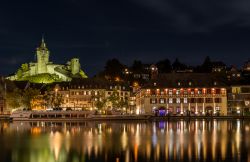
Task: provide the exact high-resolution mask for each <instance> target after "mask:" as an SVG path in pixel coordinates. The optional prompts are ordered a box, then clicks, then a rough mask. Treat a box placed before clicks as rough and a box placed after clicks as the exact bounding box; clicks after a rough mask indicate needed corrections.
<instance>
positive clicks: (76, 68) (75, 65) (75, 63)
mask: <svg viewBox="0 0 250 162" xmlns="http://www.w3.org/2000/svg"><path fill="white" fill-rule="evenodd" d="M70 66H71V73H72V74H73V75H75V74H77V73H79V72H80V68H81V65H80V62H79V59H78V58H73V59H71V64H70Z"/></svg>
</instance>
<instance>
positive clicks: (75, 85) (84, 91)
mask: <svg viewBox="0 0 250 162" xmlns="http://www.w3.org/2000/svg"><path fill="white" fill-rule="evenodd" d="M54 93H56V95H62V98H63V104H62V105H61V106H62V107H69V108H75V109H84V110H92V109H97V107H96V102H98V101H101V102H102V101H104V100H107V99H108V98H109V97H110V96H111V95H112V94H114V93H115V94H116V95H117V97H118V100H119V101H121V100H122V101H124V102H125V101H126V102H128V103H129V99H130V89H129V87H128V86H127V85H125V84H120V83H115V82H106V81H99V80H98V81H97V80H93V79H81V80H78V81H76V82H74V81H73V82H71V83H63V84H57V85H56V86H55V87H54ZM104 107H105V108H106V109H113V108H115V109H117V108H118V107H114V105H112V103H111V102H109V101H107V102H106V103H105V106H104Z"/></svg>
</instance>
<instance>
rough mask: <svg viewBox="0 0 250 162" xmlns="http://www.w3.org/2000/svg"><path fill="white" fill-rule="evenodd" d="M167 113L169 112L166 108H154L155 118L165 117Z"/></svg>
mask: <svg viewBox="0 0 250 162" xmlns="http://www.w3.org/2000/svg"><path fill="white" fill-rule="evenodd" d="M166 112H167V110H166V108H165V107H164V106H161V107H159V108H157V107H154V108H153V113H154V114H155V116H165V115H166Z"/></svg>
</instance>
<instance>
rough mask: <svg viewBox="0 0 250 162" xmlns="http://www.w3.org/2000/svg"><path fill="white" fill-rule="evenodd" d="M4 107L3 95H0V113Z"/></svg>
mask: <svg viewBox="0 0 250 162" xmlns="http://www.w3.org/2000/svg"><path fill="white" fill-rule="evenodd" d="M4 109H5V101H4V97H3V96H2V95H0V114H3V113H4Z"/></svg>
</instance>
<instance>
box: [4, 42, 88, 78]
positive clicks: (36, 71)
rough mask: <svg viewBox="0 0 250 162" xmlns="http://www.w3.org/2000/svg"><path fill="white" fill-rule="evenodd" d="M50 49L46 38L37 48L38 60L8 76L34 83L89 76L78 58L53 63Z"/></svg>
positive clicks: (24, 65) (23, 65)
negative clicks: (63, 63) (62, 63)
mask: <svg viewBox="0 0 250 162" xmlns="http://www.w3.org/2000/svg"><path fill="white" fill-rule="evenodd" d="M49 56H50V51H49V50H48V48H47V46H46V43H45V41H44V39H42V42H41V45H40V46H39V47H38V48H37V49H36V62H30V63H29V64H27V63H25V64H22V66H21V67H20V68H19V69H18V70H17V72H16V73H15V74H14V75H11V76H9V77H7V79H10V80H16V81H30V82H34V83H52V82H59V81H71V80H72V78H87V76H86V74H85V73H84V72H83V70H81V65H80V62H79V59H78V58H72V59H71V60H70V61H68V62H67V63H66V64H65V65H60V64H53V62H50V60H49Z"/></svg>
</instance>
